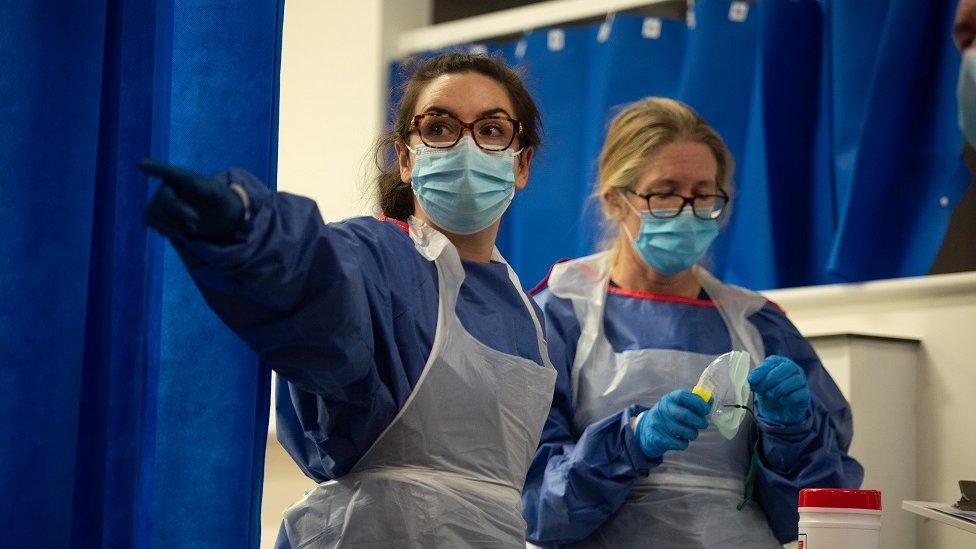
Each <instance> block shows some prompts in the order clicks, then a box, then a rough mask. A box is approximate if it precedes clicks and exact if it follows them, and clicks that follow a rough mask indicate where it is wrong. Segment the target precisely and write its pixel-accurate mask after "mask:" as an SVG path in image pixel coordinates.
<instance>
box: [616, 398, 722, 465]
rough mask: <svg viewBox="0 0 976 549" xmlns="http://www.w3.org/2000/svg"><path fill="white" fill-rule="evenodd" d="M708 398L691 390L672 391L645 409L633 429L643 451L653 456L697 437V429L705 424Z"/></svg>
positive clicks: (706, 423)
mask: <svg viewBox="0 0 976 549" xmlns="http://www.w3.org/2000/svg"><path fill="white" fill-rule="evenodd" d="M711 410H712V405H711V403H710V402H705V401H704V400H702V398H701V397H700V396H698V395H696V394H694V393H692V392H691V391H688V390H685V389H679V390H677V391H672V392H670V393H668V394H666V395H664V396H663V397H661V400H659V401H657V404H655V405H654V407H653V408H651V409H650V410H648V411H646V412H644V413H642V414H641V416H640V420H639V421H638V422H637V428H636V429H635V432H636V434H637V441H638V443H639V444H640V448H641V450H643V451H644V454H645V455H646V456H647V457H649V458H651V459H656V458H659V457H661V456H663V455H664V453H665V452H667V451H668V450H679V451H680V450H684V449H685V448H687V447H688V443H689V442H691V441H693V440H695V439H696V438H698V431H700V430H702V429H705V428H707V427H708V414H709V412H711Z"/></svg>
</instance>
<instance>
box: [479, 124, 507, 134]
mask: <svg viewBox="0 0 976 549" xmlns="http://www.w3.org/2000/svg"><path fill="white" fill-rule="evenodd" d="M501 134H502V129H501V128H499V127H498V126H484V127H482V128H481V135H487V136H496V135H501Z"/></svg>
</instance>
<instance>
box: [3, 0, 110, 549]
mask: <svg viewBox="0 0 976 549" xmlns="http://www.w3.org/2000/svg"><path fill="white" fill-rule="evenodd" d="M49 7H50V6H48V7H47V8H45V6H44V5H43V3H41V2H27V3H4V4H3V5H2V6H0V28H2V29H3V31H2V32H0V98H2V101H3V107H2V109H3V114H2V115H0V141H2V142H3V146H0V166H2V167H3V170H4V173H5V175H4V181H3V183H0V195H2V198H0V215H2V216H3V219H4V223H5V228H4V230H3V233H2V237H0V303H2V304H3V305H2V306H0V352H2V354H3V357H4V359H3V360H2V361H0V373H2V375H3V378H4V381H3V383H2V384H0V423H2V425H3V429H0V486H2V487H3V489H2V494H3V495H0V529H2V531H3V532H4V534H3V535H4V538H3V540H4V541H3V543H4V544H9V545H10V546H11V547H66V546H68V545H69V543H70V536H71V513H72V499H73V497H74V495H73V493H74V477H75V454H76V451H77V446H76V443H77V440H78V436H77V429H78V422H79V419H80V418H79V402H80V399H81V395H80V387H81V382H82V379H81V372H82V370H81V367H80V365H81V363H82V361H83V357H84V348H85V322H86V303H87V301H88V296H87V291H88V266H89V254H90V239H91V235H92V205H93V199H94V196H93V194H94V193H93V192H92V187H91V184H92V181H93V180H94V179H95V172H96V158H95V156H96V150H97V145H98V143H97V139H96V136H97V134H98V126H99V118H98V113H99V103H100V101H101V98H100V89H101V79H102V54H103V48H104V47H105V45H104V34H105V25H106V23H105V20H106V11H107V7H106V3H105V2H90V3H87V4H86V5H84V6H81V5H65V6H61V7H60V8H59V9H58V10H54V11H56V15H54V14H52V10H50V9H49ZM50 37H57V39H56V40H52V39H50Z"/></svg>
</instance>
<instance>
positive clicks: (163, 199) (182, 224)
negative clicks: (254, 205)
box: [139, 159, 244, 242]
mask: <svg viewBox="0 0 976 549" xmlns="http://www.w3.org/2000/svg"><path fill="white" fill-rule="evenodd" d="M139 169H140V170H142V171H143V172H144V173H146V174H148V175H150V176H154V177H159V178H162V180H163V184H162V185H160V186H159V188H158V189H157V190H156V193H155V194H154V195H153V197H152V200H150V201H149V205H148V206H146V210H145V212H144V214H143V217H144V218H145V221H146V224H147V225H149V226H150V227H152V228H154V229H156V230H157V231H159V232H160V233H161V234H163V235H164V236H168V237H172V236H177V235H185V236H189V237H193V238H200V239H204V240H211V241H214V242H221V241H227V240H229V239H230V238H231V237H232V236H233V235H234V233H235V232H236V231H237V229H238V228H239V227H240V226H241V221H242V220H243V219H244V200H243V198H242V197H241V195H240V194H238V193H237V192H235V191H234V190H233V189H231V188H230V186H229V185H227V184H226V183H221V182H220V181H215V180H213V179H211V178H209V177H207V176H205V175H201V174H198V173H195V172H192V171H189V170H186V169H183V168H180V167H177V166H173V165H171V164H164V163H162V162H156V161H155V160H149V159H143V160H140V161H139Z"/></svg>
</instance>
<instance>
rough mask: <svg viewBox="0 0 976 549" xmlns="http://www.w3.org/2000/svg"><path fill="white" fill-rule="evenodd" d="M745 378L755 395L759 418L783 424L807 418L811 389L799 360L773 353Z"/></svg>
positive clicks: (794, 423) (790, 423)
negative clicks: (797, 361)
mask: <svg viewBox="0 0 976 549" xmlns="http://www.w3.org/2000/svg"><path fill="white" fill-rule="evenodd" d="M748 380H749V385H751V386H752V392H753V393H755V395H756V413H757V414H758V415H759V417H760V418H762V419H765V420H768V421H775V422H777V423H782V424H783V425H797V424H799V423H802V422H803V420H804V419H806V415H807V410H809V409H810V389H809V387H807V376H806V374H804V373H803V368H800V365H799V364H797V363H796V362H793V361H792V360H790V359H788V358H786V357H784V356H777V355H772V356H770V357H767V358H766V360H764V361H762V362H760V363H759V366H756V368H755V369H754V370H752V371H751V372H749V377H748Z"/></svg>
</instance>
